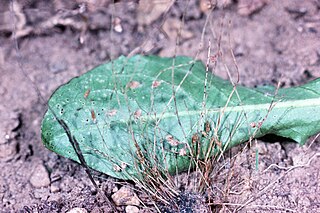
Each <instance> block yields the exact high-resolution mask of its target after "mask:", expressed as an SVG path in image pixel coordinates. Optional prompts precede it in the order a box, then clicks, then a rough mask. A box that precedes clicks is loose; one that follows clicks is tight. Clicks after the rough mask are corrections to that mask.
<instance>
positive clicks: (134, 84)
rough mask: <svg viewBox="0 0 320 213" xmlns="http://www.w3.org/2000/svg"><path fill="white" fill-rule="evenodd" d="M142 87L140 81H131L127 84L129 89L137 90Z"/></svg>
mask: <svg viewBox="0 0 320 213" xmlns="http://www.w3.org/2000/svg"><path fill="white" fill-rule="evenodd" d="M139 86H140V83H139V82H138V81H130V82H129V83H128V84H127V87H129V88H130V89H136V88H138V87H139Z"/></svg>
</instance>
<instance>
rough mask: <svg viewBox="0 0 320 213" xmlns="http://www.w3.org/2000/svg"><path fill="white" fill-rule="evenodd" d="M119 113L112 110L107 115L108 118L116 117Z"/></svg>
mask: <svg viewBox="0 0 320 213" xmlns="http://www.w3.org/2000/svg"><path fill="white" fill-rule="evenodd" d="M117 112H118V110H116V109H112V110H110V111H109V112H108V113H107V115H108V116H115V115H116V114H117Z"/></svg>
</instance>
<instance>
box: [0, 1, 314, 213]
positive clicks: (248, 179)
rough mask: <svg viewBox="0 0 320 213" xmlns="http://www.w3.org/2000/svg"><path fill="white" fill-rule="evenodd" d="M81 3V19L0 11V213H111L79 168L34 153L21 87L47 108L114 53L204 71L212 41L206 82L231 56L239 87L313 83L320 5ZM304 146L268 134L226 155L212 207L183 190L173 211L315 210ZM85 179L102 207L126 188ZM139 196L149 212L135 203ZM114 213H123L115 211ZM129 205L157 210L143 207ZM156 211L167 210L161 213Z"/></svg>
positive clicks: (26, 5) (32, 104) (67, 13)
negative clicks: (78, 212)
mask: <svg viewBox="0 0 320 213" xmlns="http://www.w3.org/2000/svg"><path fill="white" fill-rule="evenodd" d="M87 2H88V3H87V7H86V9H85V10H82V9H83V8H84V7H81V4H80V3H81V1H67V0H55V1H39V0H21V1H13V4H10V2H9V1H1V3H0V8H1V9H0V17H1V18H0V78H1V79H0V100H1V101H0V118H1V123H0V134H1V135H0V137H1V138H0V211H1V212H66V211H68V210H70V209H72V208H74V207H83V208H85V209H86V210H87V211H89V212H110V211H112V210H110V208H109V206H108V205H107V204H106V200H105V199H103V198H101V197H99V196H98V195H97V193H96V191H95V189H94V187H93V186H92V184H91V182H90V181H89V178H88V176H87V175H86V173H85V171H84V169H83V168H82V167H81V166H80V165H78V164H77V163H75V162H73V161H71V160H68V159H65V158H63V157H60V156H57V155H56V154H55V153H52V152H50V151H48V150H47V149H45V147H44V146H43V145H42V142H41V138H40V124H41V119H42V116H43V114H44V112H45V110H46V105H45V104H44V102H43V100H42V98H41V97H40V96H39V95H38V94H37V92H36V89H35V88H34V85H33V84H32V83H31V82H30V79H31V81H33V82H34V83H35V85H36V87H37V88H38V89H39V90H40V92H41V95H42V96H43V97H44V100H48V98H49V97H50V95H51V94H52V92H53V91H54V90H55V89H56V88H57V87H58V86H59V85H61V84H63V83H66V82H68V81H69V80H70V79H71V78H72V77H75V76H78V75H80V74H82V73H85V72H86V71H87V70H89V69H91V68H93V67H95V66H97V65H99V64H101V63H104V62H106V61H109V60H111V59H114V58H117V57H118V56H120V55H130V54H131V55H132V54H136V53H144V54H157V55H160V56H173V55H175V54H177V55H187V56H191V57H197V58H199V59H200V60H203V61H204V63H205V61H206V58H207V50H208V46H210V47H211V55H214V54H216V53H217V50H218V44H220V45H221V49H222V51H223V55H224V57H223V61H221V62H219V63H218V66H217V68H216V69H215V71H214V73H215V74H216V75H219V76H221V77H223V78H226V79H227V74H226V72H225V68H224V65H227V66H228V67H229V69H230V70H231V72H232V73H234V74H235V73H236V72H235V71H236V67H235V63H234V61H233V59H232V57H231V56H230V49H232V50H233V51H234V55H235V58H236V61H237V65H238V68H239V71H240V84H242V85H246V86H250V87H255V86H259V85H265V84H270V85H276V84H277V83H278V81H280V82H281V87H291V86H297V85H301V84H304V83H306V82H309V81H311V80H313V79H316V78H319V77H320V48H319V47H320V39H319V38H320V3H319V1H315V0H314V1H313V0H308V1H300V0H291V1H289V0H286V1H277V0H239V1H231V0H226V1H218V4H217V5H216V6H215V9H213V10H212V11H211V10H210V9H209V8H208V7H206V5H207V2H209V1H206V0H203V1H195V0H191V1H190V2H189V1H180V0H179V1H176V2H175V3H174V4H173V5H172V6H171V7H169V6H170V5H165V6H163V5H162V6H159V5H158V4H160V3H155V4H152V3H150V2H153V1H142V0H141V1H140V4H138V3H137V2H136V1H116V2H117V3H116V4H115V5H113V4H111V2H110V1H108V0H100V1H87ZM188 2H189V4H188ZM200 4H201V5H200ZM186 7H187V9H185V8H186ZM166 9H167V10H166ZM181 20H184V21H183V23H184V25H183V29H182V30H181V31H180V32H179V26H180V23H181ZM206 20H207V23H206ZM111 28H112V30H111ZM177 37H178V38H179V45H178V46H176V39H177ZM14 38H16V39H14ZM220 39H221V40H220ZM15 41H17V43H18V45H19V50H18V51H16V48H15ZM209 41H210V42H211V44H210V42H209ZM22 70H24V71H25V73H27V75H28V77H26V76H25V75H24V74H23V72H22ZM28 78H30V79H28ZM313 139H314V137H312V138H311V139H310V140H309V141H308V142H307V144H306V145H304V146H299V145H298V144H296V143H295V142H293V141H288V140H286V139H283V138H277V137H266V138H263V140H258V141H257V142H255V143H253V144H252V146H250V148H249V149H245V151H243V152H239V151H240V150H241V147H236V148H234V149H232V150H230V152H229V153H227V154H226V157H225V159H224V160H223V161H222V162H220V163H219V164H221V165H218V166H217V168H221V170H219V172H217V173H216V175H215V177H214V178H215V182H214V183H213V189H214V191H213V198H214V199H213V201H210V202H211V203H209V204H205V203H206V199H205V196H200V195H199V194H197V193H196V192H195V191H194V189H193V185H192V184H190V185H188V186H184V188H185V192H184V194H182V195H181V197H180V201H179V203H180V205H181V206H180V207H181V212H193V211H196V210H197V208H200V207H201V206H205V205H209V206H210V208H211V211H213V212H232V211H234V212H320V193H319V191H320V184H319V180H320V163H319V156H320V154H319V153H320V146H319V144H320V140H319V139H316V140H313ZM256 152H258V153H259V161H258V162H259V164H258V168H256V162H255V155H256ZM239 153H240V154H239ZM234 156H237V157H236V158H235V157H234ZM232 159H235V162H233V161H232ZM95 176H96V180H97V181H98V182H99V184H100V185H101V187H102V189H103V190H104V191H105V194H106V195H107V196H108V197H109V198H110V197H111V194H112V193H113V192H112V190H113V189H114V188H115V187H120V186H121V185H122V184H124V183H123V182H121V181H119V180H115V179H113V178H110V177H106V176H105V175H102V174H99V173H95ZM184 178H185V177H184V176H183V175H181V176H180V177H178V180H180V181H182V182H183V181H184ZM129 184H130V183H129ZM181 185H184V184H183V183H181ZM186 194H188V195H190V196H186ZM138 196H139V197H140V198H141V199H142V200H145V201H146V203H148V198H144V197H143V196H144V195H143V194H141V193H138ZM192 199H193V200H192ZM193 201H194V202H193ZM195 203H196V204H197V205H195ZM117 208H118V210H119V211H120V212H121V211H124V208H125V207H117ZM139 208H140V212H155V211H156V210H155V208H154V207H153V206H152V205H146V206H145V207H143V206H140V207H139ZM163 211H167V212H175V211H174V210H170V207H168V206H167V207H163ZM198 211H201V210H200V209H198ZM203 211H204V210H203Z"/></svg>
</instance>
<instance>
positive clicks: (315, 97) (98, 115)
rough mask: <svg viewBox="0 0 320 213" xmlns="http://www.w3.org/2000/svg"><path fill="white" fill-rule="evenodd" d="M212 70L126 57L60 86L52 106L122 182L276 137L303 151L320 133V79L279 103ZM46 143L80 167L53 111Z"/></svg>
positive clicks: (288, 92) (91, 156) (94, 158)
mask: <svg viewBox="0 0 320 213" xmlns="http://www.w3.org/2000/svg"><path fill="white" fill-rule="evenodd" d="M205 70H206V69H205V67H204V65H203V64H202V63H201V62H199V61H194V60H192V59H191V58H188V57H176V58H160V57H157V56H140V55H137V56H134V57H131V58H126V57H123V56H122V57H120V58H118V59H117V60H114V61H112V62H110V63H108V64H104V65H101V66H98V67H96V68H94V69H93V70H91V71H89V72H87V73H85V74H84V75H82V76H80V77H77V78H74V79H72V80H71V81H70V82H68V83H67V84H65V85H63V86H61V87H60V88H58V89H57V90H56V91H55V92H54V94H53V95H52V97H51V98H50V100H49V103H48V104H49V106H50V108H51V109H52V110H53V111H54V112H55V113H56V114H57V116H58V117H59V119H62V120H64V121H65V123H66V124H67V125H68V127H69V128H70V130H71V133H72V135H74V137H75V138H76V140H77V141H78V142H79V144H80V148H81V150H82V152H83V155H84V157H85V159H86V162H87V164H88V165H89V166H90V167H91V168H93V169H95V170H98V171H100V172H103V173H105V174H108V175H111V176H113V177H117V178H121V179H135V178H138V179H143V176H144V175H145V173H146V171H147V170H148V169H152V168H153V167H157V168H158V170H162V171H164V172H165V171H167V172H169V173H170V174H175V173H176V172H181V171H185V170H187V169H188V168H189V166H190V163H191V164H192V160H191V159H192V158H193V159H194V158H195V157H199V158H202V159H203V158H205V157H208V156H212V155H213V154H216V153H217V152H218V151H219V150H221V149H226V148H230V147H232V146H235V145H237V144H240V143H243V142H245V141H248V140H249V139H250V137H253V136H254V137H261V136H263V135H266V134H275V135H279V136H283V137H286V138H291V139H293V140H295V141H297V142H298V143H300V144H304V143H305V141H306V139H307V138H308V137H309V136H311V135H313V134H316V133H317V132H319V131H320V113H319V112H320V93H319V91H320V80H319V79H317V80H315V81H312V82H310V83H308V84H305V85H303V86H300V87H294V88H288V89H279V90H278V93H277V95H276V96H274V94H275V89H274V88H271V87H267V88H259V89H250V88H245V87H242V86H237V90H236V91H234V90H233V85H232V84H231V83H229V82H228V81H225V80H222V79H220V78H219V77H217V76H213V75H211V73H207V75H208V76H207V78H206V72H205ZM204 85H206V93H205V94H206V96H207V97H206V98H205V101H203V100H204ZM173 91H174V92H173ZM173 94H174V95H173ZM174 97H175V98H174ZM229 97H230V99H229ZM270 107H271V108H272V109H271V110H270ZM177 112H178V114H177ZM206 127H207V128H206ZM259 127H260V128H259ZM42 139H43V143H44V145H45V146H46V147H47V148H48V149H50V150H52V151H54V152H56V153H58V154H59V155H62V156H65V157H67V158H70V159H73V160H76V161H78V162H79V160H78V157H77V155H76V153H75V151H74V150H73V148H72V146H71V144H70V142H69V140H68V138H67V135H66V133H65V131H64V129H63V128H62V127H61V126H60V125H59V123H58V122H57V120H56V118H55V117H54V115H53V113H52V111H50V110H48V111H47V112H46V114H45V117H44V119H43V121H42ZM197 139H198V140H197ZM184 151H186V155H183V154H184V153H183V152H184ZM192 156H193V157H192Z"/></svg>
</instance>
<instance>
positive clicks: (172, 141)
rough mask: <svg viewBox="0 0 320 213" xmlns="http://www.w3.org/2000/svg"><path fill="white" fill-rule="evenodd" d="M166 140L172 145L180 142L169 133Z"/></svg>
mask: <svg viewBox="0 0 320 213" xmlns="http://www.w3.org/2000/svg"><path fill="white" fill-rule="evenodd" d="M166 140H167V141H168V143H169V144H170V145H171V146H178V145H179V143H180V142H179V141H178V140H176V139H174V138H173V136H172V135H167V136H166Z"/></svg>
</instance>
